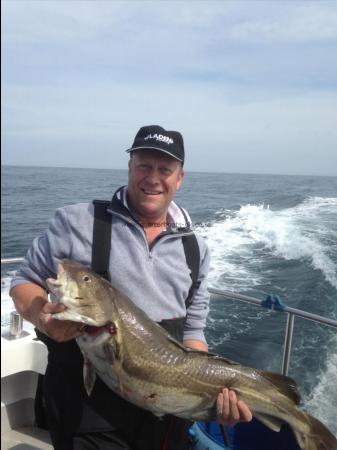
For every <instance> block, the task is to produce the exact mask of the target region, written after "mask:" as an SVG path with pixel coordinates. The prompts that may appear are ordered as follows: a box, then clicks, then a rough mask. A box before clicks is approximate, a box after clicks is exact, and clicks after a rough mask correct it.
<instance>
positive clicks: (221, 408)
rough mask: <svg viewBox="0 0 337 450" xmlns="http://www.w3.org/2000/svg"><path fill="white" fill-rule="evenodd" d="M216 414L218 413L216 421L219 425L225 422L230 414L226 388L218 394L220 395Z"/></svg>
mask: <svg viewBox="0 0 337 450" xmlns="http://www.w3.org/2000/svg"><path fill="white" fill-rule="evenodd" d="M217 413H218V420H219V422H220V423H225V422H227V420H228V418H229V414H230V404H229V395H228V389H227V388H225V389H223V391H222V392H220V394H219V395H218V398H217Z"/></svg>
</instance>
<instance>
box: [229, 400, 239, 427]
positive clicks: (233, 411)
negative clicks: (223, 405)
mask: <svg viewBox="0 0 337 450" xmlns="http://www.w3.org/2000/svg"><path fill="white" fill-rule="evenodd" d="M229 408H230V417H229V425H232V426H234V425H235V424H236V423H237V422H238V421H239V420H240V412H239V408H238V400H237V398H236V394H235V392H234V391H230V392H229Z"/></svg>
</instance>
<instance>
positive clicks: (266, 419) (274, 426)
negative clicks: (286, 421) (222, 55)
mask: <svg viewBox="0 0 337 450" xmlns="http://www.w3.org/2000/svg"><path fill="white" fill-rule="evenodd" d="M254 416H255V418H256V419H257V420H259V421H260V422H262V423H263V425H265V426H266V427H268V428H270V429H271V430H273V431H280V429H281V425H282V423H283V422H282V421H281V420H280V419H278V418H276V417H273V416H268V415H267V414H262V413H261V414H259V413H254Z"/></svg>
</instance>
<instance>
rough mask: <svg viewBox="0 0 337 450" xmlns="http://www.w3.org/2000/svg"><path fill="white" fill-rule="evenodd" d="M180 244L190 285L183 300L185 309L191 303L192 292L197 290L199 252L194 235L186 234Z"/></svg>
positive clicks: (198, 282) (198, 284)
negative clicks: (188, 270)
mask: <svg viewBox="0 0 337 450" xmlns="http://www.w3.org/2000/svg"><path fill="white" fill-rule="evenodd" d="M182 242H183V246H184V251H185V258H186V263H187V266H188V268H189V269H190V271H191V278H192V284H191V287H190V290H189V292H188V295H187V298H186V300H185V305H186V309H187V308H188V307H189V306H190V305H191V303H192V297H193V294H194V291H195V290H196V289H198V288H199V286H200V281H198V278H199V267H200V250H199V244H198V241H197V238H196V236H195V234H194V233H193V234H188V235H186V236H183V237H182Z"/></svg>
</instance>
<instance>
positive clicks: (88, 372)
mask: <svg viewBox="0 0 337 450" xmlns="http://www.w3.org/2000/svg"><path fill="white" fill-rule="evenodd" d="M83 379H84V387H85V390H86V392H87V394H88V396H90V394H91V392H92V390H93V388H94V385H95V381H96V371H95V368H94V366H93V365H92V364H91V362H90V361H89V360H88V359H87V358H86V357H84V361H83Z"/></svg>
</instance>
